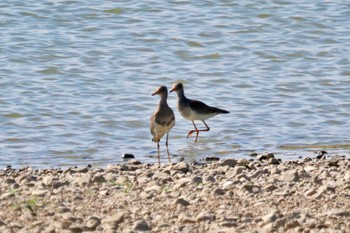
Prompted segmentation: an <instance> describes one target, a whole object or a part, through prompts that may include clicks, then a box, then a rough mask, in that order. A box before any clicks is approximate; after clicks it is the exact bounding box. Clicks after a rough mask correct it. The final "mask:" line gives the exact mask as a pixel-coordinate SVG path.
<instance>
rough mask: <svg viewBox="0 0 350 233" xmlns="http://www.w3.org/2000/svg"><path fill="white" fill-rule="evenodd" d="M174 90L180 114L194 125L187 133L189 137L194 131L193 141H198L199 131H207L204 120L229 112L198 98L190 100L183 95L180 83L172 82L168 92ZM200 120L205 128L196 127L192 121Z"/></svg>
mask: <svg viewBox="0 0 350 233" xmlns="http://www.w3.org/2000/svg"><path fill="white" fill-rule="evenodd" d="M173 91H175V92H176V94H177V100H178V102H177V108H178V110H179V112H180V114H181V115H182V116H183V117H184V118H185V119H187V120H190V121H192V124H193V126H194V130H190V131H189V132H188V133H187V138H189V137H191V135H192V133H196V140H195V142H197V141H198V135H199V132H203V131H209V130H210V128H209V126H208V125H207V123H205V120H207V119H209V118H211V117H213V116H216V115H218V114H226V113H229V111H226V110H223V109H220V108H216V107H212V106H208V105H206V104H205V103H203V102H201V101H198V100H192V99H188V98H186V96H185V92H184V86H183V84H182V83H174V84H173V86H172V89H171V90H170V92H173ZM196 120H197V121H202V122H203V123H204V125H205V126H206V129H198V128H197V126H196V124H195V123H194V121H196Z"/></svg>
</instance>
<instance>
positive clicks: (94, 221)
mask: <svg viewBox="0 0 350 233" xmlns="http://www.w3.org/2000/svg"><path fill="white" fill-rule="evenodd" d="M100 224H101V221H100V219H99V218H98V217H95V216H91V217H89V218H88V220H87V221H86V227H87V228H89V230H95V229H96V227H97V226H99V225H100Z"/></svg>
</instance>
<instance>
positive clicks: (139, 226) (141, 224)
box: [133, 220, 151, 231]
mask: <svg viewBox="0 0 350 233" xmlns="http://www.w3.org/2000/svg"><path fill="white" fill-rule="evenodd" d="M133 229H134V230H135V231H150V230H151V228H150V226H149V224H148V223H147V222H146V221H145V220H139V221H136V222H135V224H134V227H133Z"/></svg>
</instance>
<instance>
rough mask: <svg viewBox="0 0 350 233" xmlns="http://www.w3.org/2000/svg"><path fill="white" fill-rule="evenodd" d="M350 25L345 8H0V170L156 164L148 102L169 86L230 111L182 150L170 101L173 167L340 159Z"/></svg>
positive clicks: (346, 146)
mask: <svg viewBox="0 0 350 233" xmlns="http://www.w3.org/2000/svg"><path fill="white" fill-rule="evenodd" d="M349 15H350V4H349V3H347V2H346V1H316V0H310V1H289V0H275V1H269V0H268V1H262V2H259V3H257V2H256V1H250V0H247V1H214V0H213V1H186V0H184V1H182V0H180V1H97V2H96V3H91V1H82V0H77V1H74V0H72V1H66V0H52V1H49V0H43V1H31V0H28V1H17V0H5V1H1V3H0V35H1V36H0V88H1V89H0V90H1V91H0V110H1V112H0V126H1V134H0V153H1V155H0V167H4V166H6V165H9V164H10V165H13V166H24V165H31V166H36V167H47V166H49V167H57V166H72V165H79V166H80V165H86V164H93V165H101V166H102V165H106V164H110V163H117V162H122V159H121V155H122V154H123V153H132V154H134V155H135V156H136V158H137V159H139V160H142V161H145V162H156V157H155V156H156V145H155V144H153V143H152V142H151V135H150V133H149V117H150V115H151V114H152V112H153V111H154V109H155V108H156V106H157V104H158V101H159V97H158V96H151V93H152V92H153V91H154V90H155V88H156V87H157V86H159V85H166V86H167V87H168V88H170V87H171V84H172V83H173V82H176V81H181V82H183V83H184V85H185V92H186V94H187V96H188V97H189V98H194V99H199V100H202V101H204V102H206V103H207V104H209V105H214V106H217V107H220V108H224V109H226V110H228V111H230V114H226V115H220V116H216V117H214V118H211V119H210V120H208V121H207V123H208V125H209V126H210V127H211V130H210V131H209V132H207V133H202V134H200V138H199V142H198V143H194V138H191V139H186V134H187V131H188V130H190V129H191V128H192V124H191V122H190V121H187V120H185V119H183V118H182V117H181V116H180V115H179V113H178V112H177V110H175V109H176V96H175V94H174V93H171V94H169V99H168V102H169V105H170V106H171V107H173V109H174V110H175V113H176V126H175V127H174V129H173V130H172V131H171V133H170V151H171V153H172V154H173V155H175V156H177V158H179V157H184V158H185V159H186V160H189V161H191V160H198V159H202V158H205V157H207V156H213V155H214V156H219V157H222V158H224V157H236V158H248V157H249V156H248V155H249V154H250V153H252V152H258V153H260V152H263V151H269V152H274V153H276V156H278V157H280V158H284V159H297V158H298V157H299V155H306V156H307V155H313V153H314V151H317V150H328V151H331V152H334V153H340V154H343V155H346V156H349V151H350V140H349V128H350V121H349V119H350V61H349V58H350V56H349V54H350V24H349V20H348V19H349ZM198 125H200V123H199V124H198ZM161 150H162V151H161V153H162V157H163V158H162V160H163V161H164V162H165V161H166V158H167V156H166V153H165V146H164V139H163V140H162V143H161ZM177 158H174V159H173V160H176V159H177Z"/></svg>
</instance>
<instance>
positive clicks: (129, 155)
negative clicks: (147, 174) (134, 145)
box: [122, 153, 135, 159]
mask: <svg viewBox="0 0 350 233" xmlns="http://www.w3.org/2000/svg"><path fill="white" fill-rule="evenodd" d="M122 158H123V159H134V158H135V156H134V155H133V154H128V153H125V154H122Z"/></svg>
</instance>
